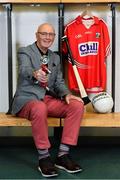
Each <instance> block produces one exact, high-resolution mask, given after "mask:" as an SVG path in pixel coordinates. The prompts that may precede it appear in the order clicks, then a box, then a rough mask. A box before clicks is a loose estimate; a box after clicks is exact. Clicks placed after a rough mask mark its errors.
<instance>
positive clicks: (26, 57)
mask: <svg viewBox="0 0 120 180" xmlns="http://www.w3.org/2000/svg"><path fill="white" fill-rule="evenodd" d="M48 57H49V62H48V69H50V71H51V74H49V75H48V87H49V89H50V90H52V91H54V92H55V93H56V94H57V96H58V98H61V97H63V96H64V95H66V94H68V93H70V91H69V90H68V88H67V87H66V85H65V82H64V79H63V75H62V71H61V64H60V58H59V56H58V55H57V54H55V53H54V52H52V51H51V50H48ZM41 64H42V61H41V53H40V51H39V49H38V48H37V46H36V43H33V44H32V45H29V46H27V47H22V48H20V49H19V50H18V67H19V68H18V69H19V70H18V84H17V90H16V93H15V96H14V99H13V103H12V112H11V113H12V114H16V113H17V112H19V111H20V110H21V108H22V107H23V106H24V105H25V104H26V103H27V102H28V101H31V100H42V99H43V98H44V96H45V94H46V89H45V88H44V87H41V86H40V85H39V84H36V83H35V82H34V79H33V71H35V70H38V69H39V68H40V66H41Z"/></svg>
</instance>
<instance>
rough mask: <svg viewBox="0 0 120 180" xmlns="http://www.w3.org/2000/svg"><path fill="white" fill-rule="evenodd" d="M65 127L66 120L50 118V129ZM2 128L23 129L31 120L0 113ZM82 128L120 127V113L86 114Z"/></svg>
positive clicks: (29, 124)
mask: <svg viewBox="0 0 120 180" xmlns="http://www.w3.org/2000/svg"><path fill="white" fill-rule="evenodd" d="M63 125H64V119H60V118H53V117H49V118H48V126H49V127H61V126H63ZM0 126H1V127H7V126H11V127H12V126H13V127H15V126H16V127H19V126H20V127H21V126H31V123H30V121H29V120H27V119H24V118H19V117H15V116H12V115H6V114H5V113H0ZM81 127H120V113H108V114H98V113H95V112H86V113H84V117H83V120H82V123H81Z"/></svg>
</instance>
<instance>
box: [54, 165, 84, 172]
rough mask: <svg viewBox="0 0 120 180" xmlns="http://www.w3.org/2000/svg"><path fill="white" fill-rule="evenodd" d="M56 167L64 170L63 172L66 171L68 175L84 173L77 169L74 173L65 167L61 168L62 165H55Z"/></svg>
mask: <svg viewBox="0 0 120 180" xmlns="http://www.w3.org/2000/svg"><path fill="white" fill-rule="evenodd" d="M55 167H57V168H59V169H62V170H65V171H67V172H68V173H71V174H72V173H77V172H81V171H82V169H77V170H74V171H71V170H69V169H66V168H65V167H63V166H60V165H57V164H55Z"/></svg>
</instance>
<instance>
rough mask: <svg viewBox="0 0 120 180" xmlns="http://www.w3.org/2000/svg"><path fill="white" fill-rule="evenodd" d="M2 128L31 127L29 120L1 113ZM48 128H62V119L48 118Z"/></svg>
mask: <svg viewBox="0 0 120 180" xmlns="http://www.w3.org/2000/svg"><path fill="white" fill-rule="evenodd" d="M0 126H3V127H5V126H31V123H30V121H29V120H27V119H24V118H20V117H16V116H12V115H6V114H5V113H0ZM48 126H51V127H59V126H60V118H53V117H49V118H48Z"/></svg>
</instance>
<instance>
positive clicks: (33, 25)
mask: <svg viewBox="0 0 120 180" xmlns="http://www.w3.org/2000/svg"><path fill="white" fill-rule="evenodd" d="M44 22H49V23H51V24H53V26H54V27H55V30H56V34H58V9H57V5H56V4H51V5H50V4H49V5H47V4H46V5H45V4H41V5H40V6H32V5H13V9H12V41H13V42H12V43H13V47H12V48H13V94H14V92H15V90H16V83H17V73H16V72H17V54H16V52H17V49H18V47H21V46H27V45H28V44H31V43H33V42H34V41H35V32H36V30H37V27H38V26H39V25H40V24H41V23H44ZM6 31H7V27H6V12H5V10H4V9H3V8H2V7H0V39H1V40H0V112H6V111H7V110H8V69H7V66H8V65H7V32H6ZM3 35H4V36H3ZM51 49H53V50H55V51H57V50H58V36H57V35H56V39H55V42H54V45H53V46H52V48H51Z"/></svg>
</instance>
